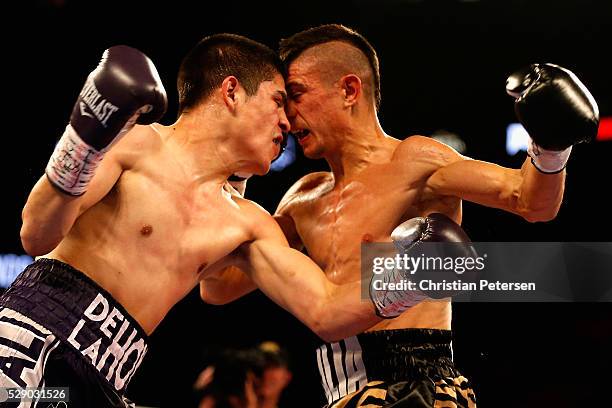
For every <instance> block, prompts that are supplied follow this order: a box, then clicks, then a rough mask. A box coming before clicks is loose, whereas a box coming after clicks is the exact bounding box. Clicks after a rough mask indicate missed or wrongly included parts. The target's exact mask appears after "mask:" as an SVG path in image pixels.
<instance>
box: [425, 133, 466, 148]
mask: <svg viewBox="0 0 612 408" xmlns="http://www.w3.org/2000/svg"><path fill="white" fill-rule="evenodd" d="M431 138H432V139H435V140H437V141H438V142H441V143H444V144H445V145H448V146H450V147H452V148H453V149H455V150H456V151H458V152H459V153H461V154H463V153H465V151H466V149H467V145H466V144H465V142H464V141H463V139H461V137H459V135H458V134H456V133H453V132H449V131H448V130H443V129H440V130H436V131H435V132H433V133H432V134H431Z"/></svg>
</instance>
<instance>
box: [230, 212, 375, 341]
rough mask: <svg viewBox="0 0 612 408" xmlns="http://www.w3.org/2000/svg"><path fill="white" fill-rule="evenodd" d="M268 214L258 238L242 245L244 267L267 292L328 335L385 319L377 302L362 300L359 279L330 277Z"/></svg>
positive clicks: (330, 337)
mask: <svg viewBox="0 0 612 408" xmlns="http://www.w3.org/2000/svg"><path fill="white" fill-rule="evenodd" d="M262 218H263V217H262ZM267 218H268V219H267V220H265V221H264V220H262V222H259V223H258V224H259V226H258V232H257V234H256V236H257V238H256V239H255V240H254V241H252V242H251V243H247V244H243V245H242V247H241V255H242V264H241V268H242V269H243V270H244V271H245V272H246V273H247V274H248V275H249V276H250V278H251V279H252V280H253V281H254V282H255V283H256V284H257V286H258V287H259V288H260V289H261V290H262V292H264V293H265V294H266V295H267V296H268V297H270V298H271V299H272V300H273V301H274V302H276V303H277V304H278V305H280V306H281V307H283V308H284V309H286V310H287V311H289V312H290V313H292V314H293V315H294V316H296V317H297V318H298V319H299V320H300V321H302V322H303V323H304V324H306V325H307V326H308V327H309V328H310V329H311V330H313V331H314V332H315V333H317V335H319V336H320V337H321V338H322V339H324V340H326V341H333V340H337V339H340V338H343V337H347V336H351V335H354V334H356V333H360V332H363V331H364V330H366V329H368V328H370V327H372V326H373V325H374V324H376V323H378V322H379V321H380V318H379V317H377V316H376V315H375V311H374V306H373V305H372V303H371V302H370V301H369V300H368V301H362V300H361V283H360V282H353V283H350V284H346V285H340V286H338V285H335V284H333V283H331V282H330V281H329V280H328V279H327V278H326V276H325V274H324V273H323V271H322V270H321V269H320V268H319V267H318V266H317V265H316V264H315V263H314V262H313V261H312V260H310V258H308V257H307V256H305V255H304V254H302V253H301V252H299V251H297V250H295V249H292V248H290V247H289V245H288V243H287V240H286V239H285V237H284V236H283V234H282V232H281V230H280V228H279V227H278V225H277V224H276V223H275V222H274V220H273V219H272V218H270V217H267Z"/></svg>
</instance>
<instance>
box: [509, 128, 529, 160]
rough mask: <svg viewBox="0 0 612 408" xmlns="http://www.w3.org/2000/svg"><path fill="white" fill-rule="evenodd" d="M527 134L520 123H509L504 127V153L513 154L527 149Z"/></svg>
mask: <svg viewBox="0 0 612 408" xmlns="http://www.w3.org/2000/svg"><path fill="white" fill-rule="evenodd" d="M528 143H529V134H528V133H527V131H526V130H525V128H524V127H523V125H521V124H520V123H511V124H509V125H508V127H507V128H506V153H508V154H509V155H510V156H514V155H515V154H517V153H518V152H520V151H524V152H526V151H527V144H528Z"/></svg>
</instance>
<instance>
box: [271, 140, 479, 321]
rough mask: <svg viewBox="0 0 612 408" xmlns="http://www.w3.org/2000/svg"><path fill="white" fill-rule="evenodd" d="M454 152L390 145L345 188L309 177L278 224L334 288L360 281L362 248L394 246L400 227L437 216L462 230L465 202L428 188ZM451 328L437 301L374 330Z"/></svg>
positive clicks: (284, 205) (323, 175)
mask: <svg viewBox="0 0 612 408" xmlns="http://www.w3.org/2000/svg"><path fill="white" fill-rule="evenodd" d="M448 151H449V149H448V148H443V147H442V146H441V145H439V144H438V143H437V142H435V141H432V140H431V139H427V138H423V137H419V136H414V137H411V138H408V139H407V140H405V141H403V142H400V141H399V140H397V139H393V138H390V137H387V138H385V139H384V142H382V143H381V144H380V145H379V146H378V148H377V149H376V152H375V153H374V154H372V155H371V156H370V157H367V158H366V157H364V165H363V168H362V169H361V170H360V171H359V172H358V173H357V174H356V175H355V176H354V177H353V178H350V179H344V180H340V181H339V182H338V181H336V180H335V179H334V176H333V174H332V173H330V172H319V173H312V174H309V175H307V176H305V177H303V178H302V179H301V180H300V181H298V182H297V183H296V184H295V185H294V187H293V188H292V189H291V190H289V192H288V193H287V195H286V196H285V198H284V199H283V201H282V202H281V204H280V205H279V210H278V212H277V220H278V221H279V224H280V225H281V226H283V229H284V231H285V233H286V234H287V237H288V239H289V241H290V242H291V243H292V245H294V246H298V247H299V246H300V244H303V245H304V247H305V248H306V250H307V251H308V255H309V256H310V257H311V258H312V259H313V260H314V261H315V262H316V263H317V264H318V265H319V266H320V267H321V268H322V269H323V270H324V271H325V272H326V274H327V276H328V278H329V279H330V280H332V281H333V282H335V283H338V284H342V283H346V282H351V281H356V280H359V279H360V278H361V272H360V271H361V263H360V256H361V255H360V251H361V248H360V244H361V243H362V242H385V241H390V234H391V231H392V230H393V229H394V228H395V227H396V226H397V225H398V224H400V223H401V222H403V221H405V220H407V219H410V218H413V217H418V216H425V215H427V214H430V213H432V212H441V213H444V214H446V215H448V216H450V217H451V218H452V219H454V220H455V221H456V222H458V223H460V222H461V200H460V199H459V198H457V197H452V196H441V195H437V194H434V192H433V191H432V189H430V188H429V187H428V185H427V181H428V179H429V177H430V176H431V175H432V174H433V173H434V172H435V171H436V170H437V169H439V168H440V167H442V166H444V165H445V164H448V157H445V156H448ZM457 156H458V155H457ZM466 176H469V175H466ZM283 218H284V219H283ZM291 221H292V222H291ZM296 234H297V235H296ZM450 324H451V306H450V302H448V301H429V302H423V303H421V304H419V305H417V306H414V307H412V308H411V309H409V310H408V311H406V312H405V313H404V314H402V315H401V316H400V317H398V318H396V319H393V320H385V321H382V322H380V323H379V324H377V325H376V326H374V327H373V328H372V330H381V329H397V328H410V327H421V328H439V329H450Z"/></svg>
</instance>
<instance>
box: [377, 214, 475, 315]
mask: <svg viewBox="0 0 612 408" xmlns="http://www.w3.org/2000/svg"><path fill="white" fill-rule="evenodd" d="M391 239H392V240H393V242H394V244H395V247H396V248H397V250H398V254H399V255H400V256H403V255H408V256H409V257H415V258H423V257H424V256H427V257H430V258H431V257H434V256H435V257H441V258H443V259H446V258H447V257H450V258H452V259H459V258H464V259H465V258H473V259H476V258H477V256H478V255H477V253H476V250H475V249H474V246H473V244H472V242H471V240H470V239H469V237H468V236H467V234H466V233H465V231H463V229H462V228H461V227H460V226H459V225H458V224H457V223H456V222H454V221H453V220H451V219H450V218H449V217H447V216H446V215H444V214H440V213H433V214H430V215H429V216H427V217H416V218H412V219H410V220H408V221H405V222H403V223H402V224H400V225H398V226H397V227H396V228H395V229H394V230H393V232H392V233H391ZM433 242H438V243H449V245H444V246H427V245H423V244H426V243H433ZM450 243H452V244H450ZM441 251H442V252H441ZM440 266H442V265H440ZM449 274H450V277H451V278H454V277H456V276H457V275H456V273H455V272H454V270H451V271H448V270H446V269H444V268H438V269H435V268H434V269H427V270H426V271H419V272H418V273H417V274H415V275H412V274H411V272H410V271H409V270H407V269H405V268H404V269H402V268H398V267H395V268H391V269H386V270H385V271H384V272H382V274H381V275H380V276H379V277H378V282H379V284H378V285H376V284H375V282H376V281H377V280H376V279H374V278H375V276H372V280H371V281H370V299H371V300H372V303H374V306H375V307H376V314H378V316H380V317H384V318H394V317H397V316H399V315H401V314H402V313H403V312H404V311H406V310H407V309H409V308H410V307H412V306H414V305H416V304H418V303H420V302H422V301H423V300H426V299H432V298H433V299H439V298H443V297H448V296H451V295H452V294H453V293H449V292H448V291H435V290H434V291H424V290H420V289H418V287H419V284H418V283H419V281H420V280H422V279H425V278H428V280H431V281H441V280H442V279H443V278H446V277H449V276H448V275H449ZM472 276H474V275H473V274H472ZM380 282H384V283H385V285H386V286H385V287H386V288H381V286H382V285H380ZM404 282H412V283H413V284H414V285H415V286H416V289H414V290H401V289H400V290H397V289H394V290H390V289H388V288H389V286H390V285H389V284H392V285H391V286H393V285H395V286H396V287H397V286H399V285H400V284H403V283H404ZM455 293H456V292H455Z"/></svg>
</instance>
